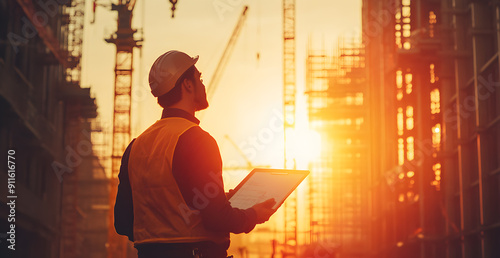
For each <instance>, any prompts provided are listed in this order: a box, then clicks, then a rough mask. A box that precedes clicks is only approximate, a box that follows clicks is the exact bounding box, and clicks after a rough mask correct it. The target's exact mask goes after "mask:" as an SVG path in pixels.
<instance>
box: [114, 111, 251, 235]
mask: <svg viewBox="0 0 500 258" xmlns="http://www.w3.org/2000/svg"><path fill="white" fill-rule="evenodd" d="M167 117H182V118H185V119H188V120H190V121H192V122H194V123H196V124H199V123H200V121H199V120H198V119H196V118H195V117H194V116H192V115H191V114H189V113H187V112H185V111H183V110H180V109H173V108H167V109H164V110H163V114H162V118H167ZM133 142H134V141H132V142H131V143H130V144H129V146H128V147H127V149H126V150H125V153H124V154H123V157H122V164H121V167H120V173H119V175H118V179H119V180H120V183H119V185H118V193H117V197H116V204H115V229H116V232H117V233H118V234H121V235H126V236H128V237H129V239H130V240H131V241H133V221H134V213H133V202H132V190H131V187H130V182H129V177H128V159H129V155H130V150H131V147H132V144H133ZM172 174H173V176H174V178H175V180H176V182H177V185H178V186H179V190H180V192H181V194H182V196H183V198H184V201H185V202H186V204H187V205H188V206H189V207H196V209H197V210H199V211H200V213H201V217H202V222H203V225H204V226H205V228H207V229H208V230H211V231H219V232H227V233H229V232H232V233H243V232H245V233H248V232H250V231H251V230H252V229H253V228H254V227H255V224H256V221H257V216H256V213H255V211H254V210H253V209H247V210H241V209H237V208H233V207H231V205H230V203H229V201H228V200H227V197H226V195H225V192H224V187H223V182H222V160H221V157H220V152H219V147H218V146H217V143H216V141H215V140H214V138H213V137H212V136H211V135H210V134H208V133H207V132H205V131H204V130H202V129H201V128H200V127H199V126H195V127H192V128H190V129H188V130H187V131H186V132H184V133H183V134H182V135H181V136H180V137H179V140H178V142H177V145H176V147H175V150H174V155H173V160H172ZM201 193H203V194H201ZM200 196H203V198H200ZM206 196H208V197H209V199H208V198H207V197H206ZM193 209H194V208H193Z"/></svg>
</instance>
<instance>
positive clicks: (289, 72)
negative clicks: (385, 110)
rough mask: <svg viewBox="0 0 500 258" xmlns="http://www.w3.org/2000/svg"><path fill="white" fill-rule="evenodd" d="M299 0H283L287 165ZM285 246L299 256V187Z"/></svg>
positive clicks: (288, 164) (287, 209)
mask: <svg viewBox="0 0 500 258" xmlns="http://www.w3.org/2000/svg"><path fill="white" fill-rule="evenodd" d="M295 73H296V70H295V0H283V115H284V133H283V135H284V141H283V142H284V155H283V156H284V167H285V168H291V169H295V168H296V160H295V157H293V156H292V155H291V154H290V153H291V147H292V146H291V144H289V143H288V142H287V139H288V140H290V138H291V137H290V136H291V134H292V133H293V130H294V129H295V109H296V106H295V94H296V91H297V86H296V74H295ZM284 216H285V218H284V222H285V223H284V229H285V230H284V231H285V239H284V247H285V248H284V250H283V257H296V256H297V251H298V249H297V233H298V232H297V229H298V226H297V224H298V210H297V191H294V192H293V193H292V194H291V195H290V196H289V197H288V198H287V200H286V202H285V204H284Z"/></svg>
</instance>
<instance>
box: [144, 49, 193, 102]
mask: <svg viewBox="0 0 500 258" xmlns="http://www.w3.org/2000/svg"><path fill="white" fill-rule="evenodd" d="M196 61H198V56H195V57H190V56H189V55H187V54H186V53H183V52H180V51H177V50H170V51H168V52H166V53H165V54H163V55H161V56H160V57H158V58H157V59H156V61H155V62H154V63H153V65H152V66H151V70H150V71H149V87H151V93H153V96H155V97H159V96H161V95H163V94H165V93H167V92H169V91H170V90H171V89H173V88H174V86H175V83H176V82H177V80H178V79H179V77H181V75H182V74H183V73H184V72H185V71H186V70H187V69H189V67H191V66H192V65H194V64H196Z"/></svg>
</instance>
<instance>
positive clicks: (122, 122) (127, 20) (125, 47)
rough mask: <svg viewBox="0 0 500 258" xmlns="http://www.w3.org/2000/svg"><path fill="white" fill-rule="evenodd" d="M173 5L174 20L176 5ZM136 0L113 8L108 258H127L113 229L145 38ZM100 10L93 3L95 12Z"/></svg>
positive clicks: (123, 242)
mask: <svg viewBox="0 0 500 258" xmlns="http://www.w3.org/2000/svg"><path fill="white" fill-rule="evenodd" d="M170 3H172V17H173V11H174V10H175V4H176V3H177V1H176V0H175V1H174V0H170ZM135 4H136V1H135V0H118V3H117V4H112V5H111V10H112V11H117V12H118V20H117V30H116V32H115V33H114V34H112V35H111V36H110V37H109V38H107V39H105V40H106V42H108V43H112V44H114V45H115V46H116V59H115V86H114V90H115V94H114V109H113V143H112V153H111V176H110V194H109V212H108V243H107V245H108V258H114V257H119V258H124V257H127V256H128V255H127V253H128V252H127V250H128V244H127V243H128V239H127V238H126V237H125V236H119V235H117V234H116V232H115V229H114V223H113V220H114V212H113V207H114V204H115V199H116V193H117V191H118V173H119V172H120V164H121V155H122V154H123V152H124V151H125V149H126V147H127V145H128V144H129V142H130V132H131V130H130V122H131V116H130V115H131V106H132V95H131V93H132V81H133V80H132V74H133V65H134V62H133V61H134V59H133V57H134V48H140V47H141V46H142V41H143V38H142V37H140V36H139V37H136V36H135V34H136V32H137V29H133V28H132V17H133V15H132V14H133V11H134V7H135ZM96 6H97V4H96V2H95V1H94V11H95V7H96Z"/></svg>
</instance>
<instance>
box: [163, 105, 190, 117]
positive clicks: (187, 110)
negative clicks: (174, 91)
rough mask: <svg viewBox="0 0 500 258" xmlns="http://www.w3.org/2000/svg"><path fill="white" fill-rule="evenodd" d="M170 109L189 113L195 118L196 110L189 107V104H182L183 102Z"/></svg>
mask: <svg viewBox="0 0 500 258" xmlns="http://www.w3.org/2000/svg"><path fill="white" fill-rule="evenodd" d="M169 108H177V109H180V110H184V111H186V112H187V113H189V114H190V115H192V116H194V111H195V109H194V108H193V107H191V106H190V105H187V104H185V103H182V102H178V103H175V104H174V105H172V106H170V107H169Z"/></svg>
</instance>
